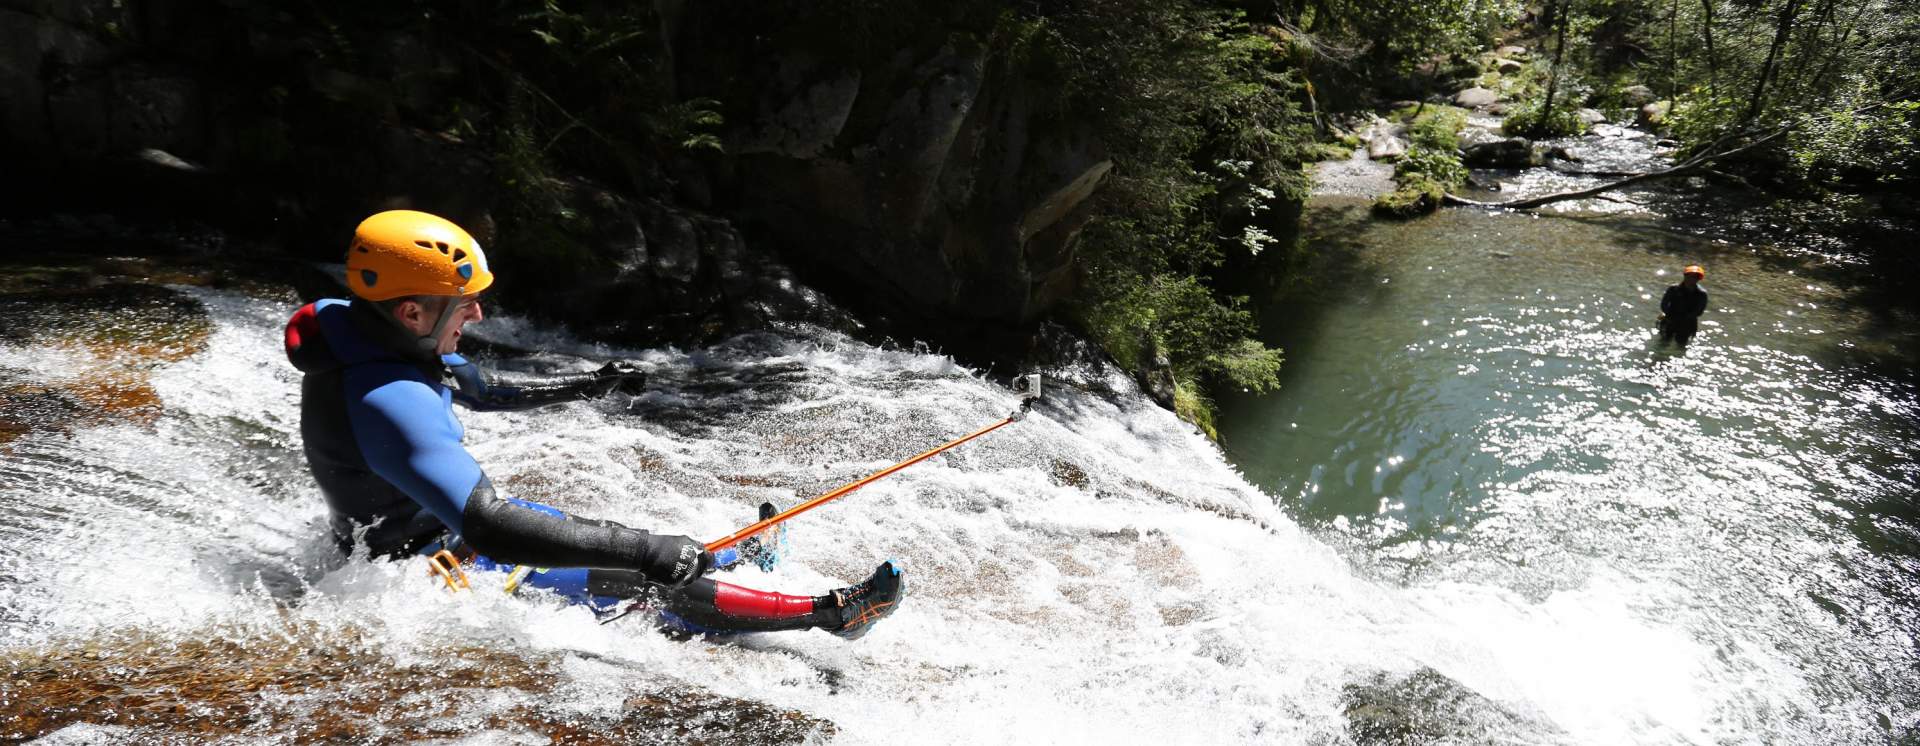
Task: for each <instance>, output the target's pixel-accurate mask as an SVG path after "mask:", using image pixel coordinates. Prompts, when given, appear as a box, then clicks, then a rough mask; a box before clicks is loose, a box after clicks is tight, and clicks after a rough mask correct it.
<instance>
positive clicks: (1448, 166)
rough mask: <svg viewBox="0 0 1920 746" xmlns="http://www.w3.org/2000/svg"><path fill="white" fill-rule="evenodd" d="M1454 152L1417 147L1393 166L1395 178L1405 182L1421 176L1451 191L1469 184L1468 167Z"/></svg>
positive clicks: (1408, 151)
mask: <svg viewBox="0 0 1920 746" xmlns="http://www.w3.org/2000/svg"><path fill="white" fill-rule="evenodd" d="M1455 152H1456V151H1452V150H1434V149H1431V148H1426V147H1421V146H1419V145H1415V146H1414V147H1412V148H1411V149H1409V150H1407V154H1406V155H1403V156H1401V157H1400V160H1399V161H1398V162H1396V163H1394V164H1393V178H1394V179H1395V180H1396V181H1402V182H1404V181H1405V180H1406V179H1407V178H1408V177H1411V176H1413V175H1414V174H1421V175H1424V176H1426V177H1427V178H1430V179H1432V180H1433V181H1434V183H1436V184H1439V185H1440V186H1441V188H1443V189H1451V188H1453V187H1457V186H1459V185H1461V184H1465V183H1467V167H1466V165H1465V164H1462V163H1461V162H1460V156H1458V155H1456V154H1455Z"/></svg>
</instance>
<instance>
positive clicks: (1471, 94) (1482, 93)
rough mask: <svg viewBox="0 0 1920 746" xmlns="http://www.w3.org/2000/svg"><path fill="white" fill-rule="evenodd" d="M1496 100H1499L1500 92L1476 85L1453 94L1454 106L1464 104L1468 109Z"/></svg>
mask: <svg viewBox="0 0 1920 746" xmlns="http://www.w3.org/2000/svg"><path fill="white" fill-rule="evenodd" d="M1498 100H1500V94H1498V93H1495V92H1493V91H1491V90H1488V89H1485V88H1480V87H1478V86H1475V87H1473V88H1468V89H1466V90H1464V91H1461V92H1459V93H1456V94H1453V103H1454V105H1455V106H1464V107H1466V108H1469V109H1477V108H1480V107H1483V106H1486V105H1488V104H1491V103H1493V102H1495V101H1498Z"/></svg>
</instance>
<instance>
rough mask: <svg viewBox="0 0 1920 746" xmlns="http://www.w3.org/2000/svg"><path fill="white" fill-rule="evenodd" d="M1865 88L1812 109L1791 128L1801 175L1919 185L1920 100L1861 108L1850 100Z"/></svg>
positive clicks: (1808, 179) (1809, 179)
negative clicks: (1803, 120) (1818, 109)
mask: <svg viewBox="0 0 1920 746" xmlns="http://www.w3.org/2000/svg"><path fill="white" fill-rule="evenodd" d="M1866 97H1867V94H1866V92H1865V91H1861V92H1859V93H1857V94H1856V95H1855V96H1851V97H1848V98H1844V99H1841V101H1840V102H1839V103H1840V105H1841V107H1844V108H1833V109H1829V110H1827V111H1823V112H1815V113H1812V114H1809V115H1808V117H1807V121H1806V123H1805V124H1802V125H1801V126H1800V127H1799V128H1798V129H1796V130H1794V131H1793V132H1792V133H1791V138H1790V140H1789V141H1788V143H1787V146H1786V148H1787V154H1788V156H1789V157H1788V163H1789V164H1791V165H1790V169H1791V172H1792V174H1793V175H1794V177H1795V178H1797V179H1798V180H1800V181H1802V182H1804V183H1806V184H1808V185H1812V186H1820V187H1826V188H1840V187H1860V186H1866V185H1894V184H1905V185H1914V184H1920V178H1917V177H1920V173H1916V169H1920V158H1915V157H1914V150H1915V148H1916V147H1920V101H1913V100H1899V101H1890V102H1886V103H1885V104H1884V105H1882V106H1880V107H1879V108H1876V109H1872V110H1869V111H1857V110H1856V109H1857V108H1861V107H1854V106H1850V104H1854V103H1858V102H1859V101H1860V100H1861V99H1862V98H1866Z"/></svg>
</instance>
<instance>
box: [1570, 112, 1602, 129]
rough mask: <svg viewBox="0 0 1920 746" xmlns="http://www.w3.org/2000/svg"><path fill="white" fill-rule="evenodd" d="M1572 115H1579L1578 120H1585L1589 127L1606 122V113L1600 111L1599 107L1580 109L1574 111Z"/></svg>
mask: <svg viewBox="0 0 1920 746" xmlns="http://www.w3.org/2000/svg"><path fill="white" fill-rule="evenodd" d="M1574 116H1577V117H1580V120H1581V121H1583V122H1586V123H1587V126H1589V127H1591V126H1593V125H1596V124H1606V123H1607V115H1605V114H1602V113H1600V110H1599V109H1581V110H1579V111H1576V112H1574Z"/></svg>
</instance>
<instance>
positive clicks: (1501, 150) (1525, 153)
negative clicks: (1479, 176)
mask: <svg viewBox="0 0 1920 746" xmlns="http://www.w3.org/2000/svg"><path fill="white" fill-rule="evenodd" d="M1460 161H1461V162H1462V163H1465V164H1466V165H1468V166H1471V167H1474V168H1526V167H1528V166H1532V165H1534V155H1533V143H1532V142H1529V141H1528V140H1527V138H1524V137H1507V138H1502V139H1499V140H1492V141H1488V142H1476V143H1473V144H1470V145H1466V146H1464V147H1462V148H1461V149H1460Z"/></svg>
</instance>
